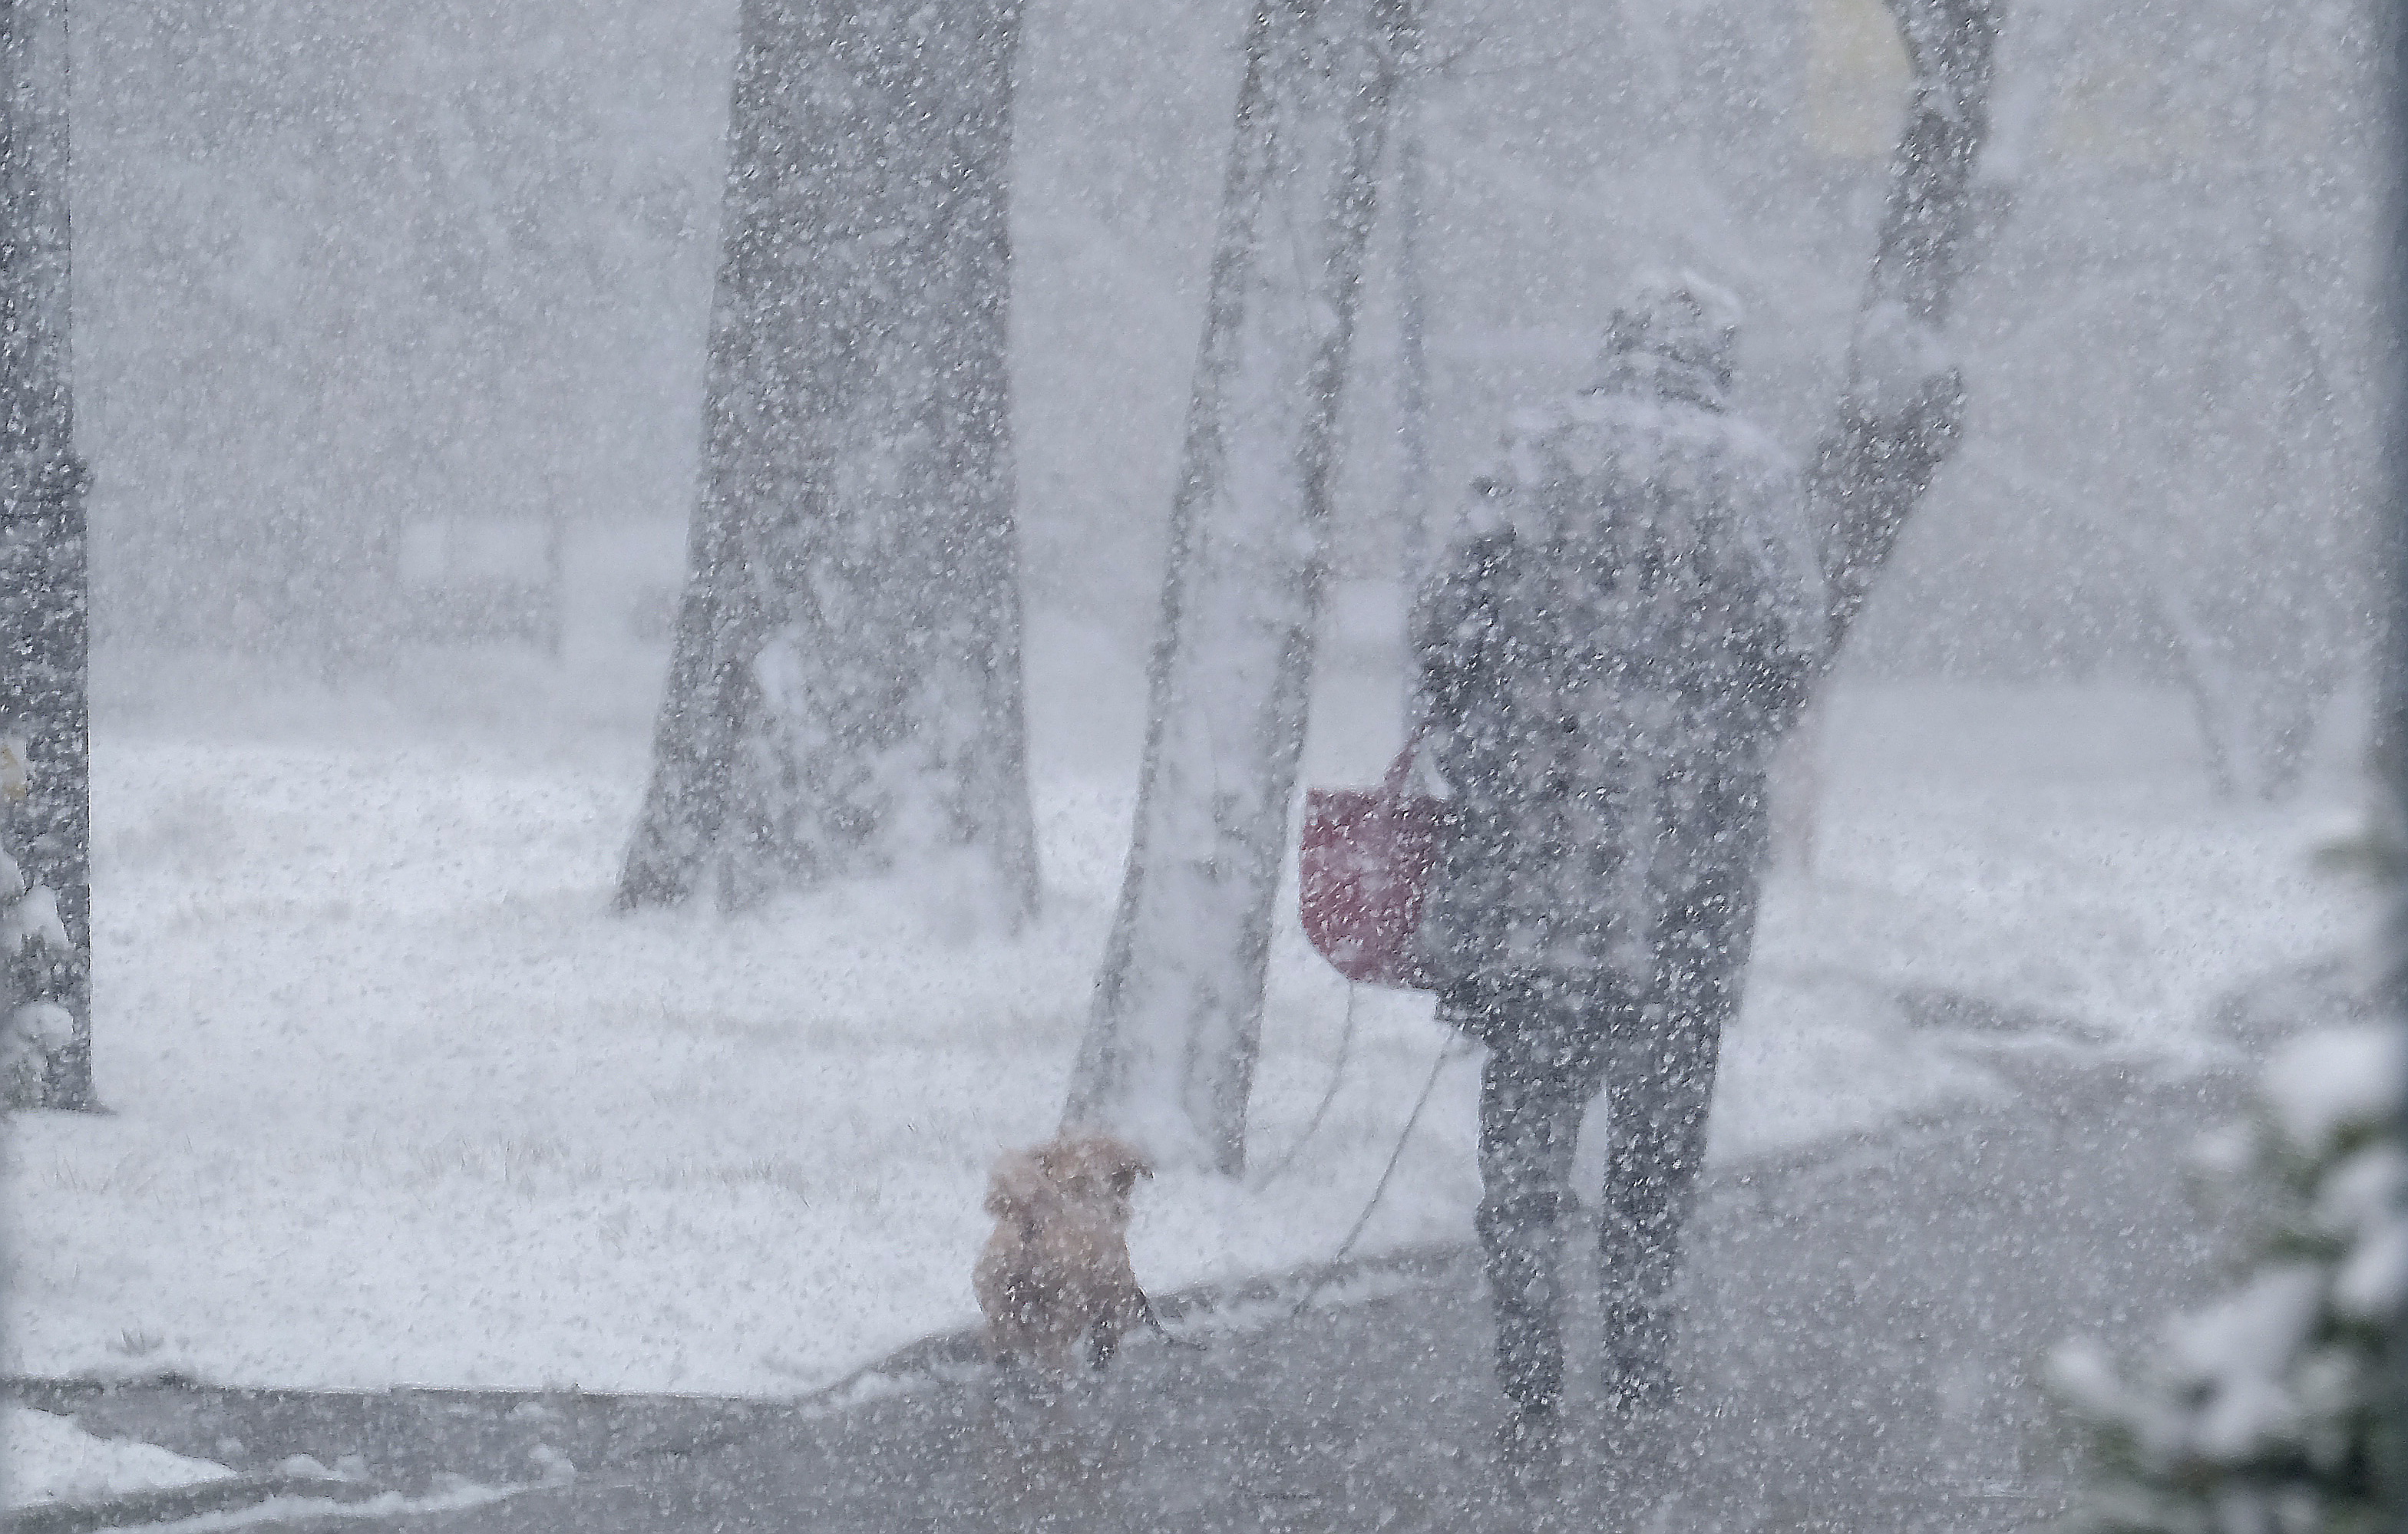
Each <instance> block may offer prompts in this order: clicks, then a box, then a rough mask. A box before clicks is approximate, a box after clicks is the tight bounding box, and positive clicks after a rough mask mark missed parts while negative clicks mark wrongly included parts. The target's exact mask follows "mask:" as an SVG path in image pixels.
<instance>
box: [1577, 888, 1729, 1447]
mask: <svg viewBox="0 0 2408 1534" xmlns="http://www.w3.org/2000/svg"><path fill="white" fill-rule="evenodd" d="M1755 885H1756V879H1755V869H1754V866H1753V863H1752V861H1751V862H1750V863H1748V864H1745V865H1742V866H1741V867H1738V868H1735V869H1731V870H1729V871H1728V872H1727V874H1724V875H1723V876H1721V877H1717V878H1714V879H1713V880H1711V881H1708V882H1707V883H1706V884H1703V885H1701V886H1699V887H1698V888H1695V889H1694V890H1693V891H1692V892H1691V894H1690V898H1689V899H1688V900H1686V901H1685V902H1684V903H1683V906H1682V907H1681V908H1679V909H1677V910H1676V912H1675V913H1674V915H1675V916H1677V918H1678V919H1677V920H1675V921H1674V922H1672V923H1670V924H1668V927H1669V933H1670V938H1669V941H1668V943H1667V945H1666V952H1665V954H1664V956H1663V957H1664V959H1665V962H1664V963H1663V965H1662V966H1661V968H1660V970H1659V973H1658V982H1657V989H1656V996H1655V997H1654V998H1652V999H1651V1001H1650V1002H1649V1004H1648V1005H1646V1006H1645V1007H1644V1008H1641V1009H1637V1016H1634V1017H1632V1018H1630V1019H1628V1022H1627V1026H1625V1027H1623V1028H1620V1029H1617V1030H1616V1031H1615V1036H1614V1042H1613V1062H1612V1066H1611V1069H1610V1070H1609V1072H1608V1073H1607V1086H1606V1091H1607V1099H1606V1109H1607V1124H1606V1175H1605V1196H1604V1199H1603V1201H1602V1207H1601V1208H1600V1210H1599V1212H1598V1241H1599V1252H1598V1268H1599V1277H1600V1282H1601V1287H1602V1300H1603V1308H1604V1312H1605V1326H1606V1339H1605V1342H1606V1385H1607V1390H1608V1394H1609V1397H1610V1398H1613V1399H1615V1400H1616V1402H1617V1403H1618V1404H1622V1405H1626V1406H1630V1405H1643V1404H1649V1403H1653V1402H1656V1401H1660V1400H1661V1399H1663V1398H1664V1397H1665V1396H1666V1395H1667V1394H1668V1393H1669V1391H1670V1374H1669V1372H1668V1371H1667V1363H1666V1356H1667V1354H1668V1352H1669V1350H1670V1344H1671V1338H1672V1321H1673V1305H1672V1298H1673V1297H1672V1290H1673V1285H1674V1284H1675V1282H1676V1280H1677V1279H1678V1278H1679V1275H1680V1263H1681V1230H1682V1228H1683V1227H1684V1225H1686V1224H1687V1223H1688V1218H1689V1214H1690V1211H1691V1210H1692V1209H1693V1208H1694V1207H1695V1205H1696V1202H1697V1179H1698V1172H1699V1168H1700V1167H1701V1166H1702V1165H1703V1164H1704V1161H1705V1151H1706V1117H1707V1111H1708V1109H1709V1107H1710V1106H1711V1105H1712V1102H1713V1089H1714V1072H1715V1067H1716V1064H1717V1063H1718V1060H1719V1058H1720V1054H1721V1047H1722V1030H1723V1025H1724V1024H1725V1023H1726V1022H1727V1021H1728V1020H1729V1018H1730V1016H1731V1015H1732V1014H1733V1013H1734V1012H1736V1011H1737V1010H1738V1007H1739V1001H1740V993H1741V987H1742V980H1743V978H1744V975H1745V972H1746V967H1747V954H1748V947H1749V944H1750V941H1751V939H1752V938H1753V935H1754V931H1755V925H1756V888H1755Z"/></svg>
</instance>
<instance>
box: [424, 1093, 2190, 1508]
mask: <svg viewBox="0 0 2408 1534" xmlns="http://www.w3.org/2000/svg"><path fill="white" fill-rule="evenodd" d="M2010 1074H2011V1076H2012V1078H2013V1081H2014V1085H2013V1087H2011V1095H2010V1096H2009V1097H2008V1098H2007V1099H2006V1100H2005V1101H2000V1102H1998V1103H1995V1104H1993V1105H1990V1106H1986V1107H1983V1108H1979V1109H1971V1110H1968V1111H1966V1112H1964V1113H1962V1114H1960V1115H1956V1116H1954V1117H1953V1118H1952V1119H1951V1120H1950V1121H1949V1122H1948V1123H1946V1124H1945V1125H1940V1126H1933V1127H1930V1128H1927V1129H1914V1130H1893V1131H1890V1132H1888V1133H1885V1134H1882V1135H1877V1136H1872V1137H1870V1138H1866V1139H1862V1140H1858V1141H1855V1142H1853V1143H1850V1144H1849V1145H1847V1146H1846V1147H1845V1148H1842V1149H1838V1150H1836V1152H1835V1153H1833V1154H1827V1155H1824V1156H1820V1157H1814V1158H1789V1159H1787V1160H1785V1161H1774V1162H1770V1163H1765V1164H1760V1165H1756V1166H1753V1167H1750V1168H1748V1169H1746V1171H1745V1172H1744V1174H1738V1173H1735V1172H1729V1171H1726V1172H1720V1173H1717V1174H1715V1175H1714V1176H1713V1178H1712V1179H1711V1180H1710V1184H1709V1187H1708V1189H1707V1196H1706V1198H1705V1200H1704V1202H1703V1206H1702V1208H1701V1211H1700V1215H1699V1225H1698V1227H1697V1229H1696V1241H1695V1245H1694V1248H1693V1258H1694V1271H1695V1273H1696V1281H1695V1285H1694V1300H1693V1305H1694V1310H1693V1314H1692V1319H1691V1321H1690V1324H1689V1327H1688V1330H1687V1333H1686V1336H1685V1338H1684V1344H1683V1350H1682V1355H1681V1369H1682V1371H1683V1375H1684V1379H1685V1380H1686V1381H1687V1382H1688V1385H1687V1394H1686V1396H1685V1398H1684V1400H1683V1402H1682V1404H1681V1406H1680V1408H1679V1409H1678V1411H1677V1412H1676V1413H1675V1414H1674V1415H1673V1416H1672V1417H1671V1418H1670V1420H1668V1421H1666V1422H1664V1423H1661V1424H1659V1425H1658V1426H1657V1427H1656V1431H1655V1432H1654V1433H1653V1434H1652V1435H1650V1436H1647V1437H1644V1438H1640V1439H1638V1440H1636V1441H1635V1442H1633V1441H1627V1440H1626V1441H1623V1442H1618V1443H1617V1442H1613V1441H1609V1440H1608V1439H1607V1438H1606V1437H1605V1435H1604V1432H1603V1427H1602V1423H1601V1420H1600V1418H1599V1417H1598V1414H1597V1413H1596V1411H1595V1408H1594V1406H1593V1405H1592V1403H1591V1401H1590V1400H1589V1399H1588V1396H1587V1382H1588V1380H1589V1377H1590V1370H1591V1368H1593V1365H1590V1364H1589V1362H1588V1358H1587V1356H1586V1348H1587V1347H1588V1346H1593V1342H1591V1341H1590V1339H1591V1338H1592V1337H1593V1335H1594V1330H1593V1328H1594V1320H1593V1317H1591V1318H1587V1320H1588V1324H1587V1325H1583V1326H1576V1327H1575V1328H1573V1331H1572V1335H1573V1338H1574V1340H1575V1353H1574V1358H1573V1362H1574V1370H1573V1372H1572V1379H1573V1396H1572V1399H1571V1402H1570V1406H1569V1407H1568V1414H1569V1419H1568V1422H1567V1425H1566V1427H1567V1442H1568V1444H1569V1447H1570V1453H1569V1455H1568V1464H1569V1469H1568V1471H1567V1473H1566V1474H1565V1475H1564V1477H1563V1478H1562V1480H1561V1482H1560V1483H1559V1484H1557V1485H1556V1486H1555V1487H1554V1488H1551V1489H1534V1488H1531V1487H1528V1486H1515V1485H1513V1484H1510V1483H1509V1482H1507V1481H1506V1480H1505V1479H1504V1478H1503V1477H1500V1476H1499V1475H1498V1472H1497V1470H1496V1469H1495V1467H1494V1463H1493V1456H1492V1451H1491V1450H1490V1448H1489V1444H1490V1442H1491V1435H1492V1432H1493V1429H1494V1427H1495V1424H1496V1421H1497V1416H1498V1401H1499V1398H1498V1396H1497V1395H1496V1393H1495V1391H1494V1388H1493V1386H1492V1385H1491V1383H1490V1376H1489V1372H1488V1361H1487V1337H1488V1333H1487V1321H1486V1305H1485V1301H1484V1294H1483V1291H1482V1288H1481V1285H1480V1281H1479V1277H1478V1272H1477V1268H1476V1265H1475V1264H1473V1263H1472V1262H1470V1261H1469V1260H1458V1261H1457V1262H1455V1264H1453V1265H1452V1266H1449V1267H1447V1268H1445V1269H1443V1270H1442V1271H1439V1272H1438V1273H1437V1274H1435V1275H1434V1276H1433V1277H1432V1278H1430V1279H1429V1280H1428V1281H1426V1282H1425V1283H1422V1284H1419V1285H1413V1286H1412V1287H1409V1288H1407V1289H1406V1290H1404V1291H1403V1292H1401V1293H1392V1294H1390V1295H1388V1296H1386V1297H1384V1298H1382V1299H1378V1300H1371V1301H1369V1302H1368V1303H1360V1304H1355V1305H1351V1306H1348V1307H1346V1308H1343V1309H1320V1308H1317V1309H1315V1310H1313V1311H1312V1312H1310V1313H1308V1314H1307V1315H1306V1316H1305V1317H1304V1318H1303V1319H1302V1320H1300V1321H1296V1322H1274V1323H1272V1324H1270V1325H1269V1326H1268V1327H1265V1328H1263V1329H1261V1330H1258V1331H1253V1332H1247V1333H1240V1334H1223V1335H1221V1336H1219V1337H1217V1338H1215V1339H1214V1346H1213V1348H1212V1350H1211V1351H1210V1352H1208V1353H1205V1354H1202V1355H1197V1354H1190V1353H1179V1352H1174V1351H1172V1350H1169V1349H1167V1348H1164V1347H1162V1346H1160V1345H1158V1344H1154V1343H1152V1342H1140V1343H1139V1344H1138V1345H1136V1346H1135V1347H1133V1349H1132V1350H1131V1351H1130V1352H1129V1353H1128V1354H1127V1355H1126V1356H1125V1358H1124V1359H1123V1361H1121V1362H1120V1363H1118V1364H1116V1365H1115V1367H1114V1368H1113V1370H1112V1371H1110V1372H1109V1373H1107V1374H1106V1375H1104V1376H1103V1377H1101V1379H1100V1380H1098V1381H1097V1382H1096V1383H1095V1384H1094V1385H1091V1386H1090V1387H1089V1388H1087V1389H1086V1390H1085V1391H1083V1392H1082V1393H1081V1394H1080V1395H1078V1396H1077V1397H1074V1398H1072V1399H1069V1400H1068V1401H1066V1402H1063V1403H1059V1404H1056V1405H1054V1406H1051V1407H1047V1406H1042V1405H1039V1404H1037V1403H1034V1402H1032V1401H1030V1400H1029V1399H1026V1398H1025V1397H1024V1396H1016V1395H1012V1394H1009V1393H1004V1394H998V1392H997V1390H996V1386H995V1385H994V1383H993V1382H992V1381H991V1380H989V1379H987V1378H984V1377H980V1378H973V1379H968V1380H965V1381H962V1382H960V1383H958V1384H955V1385H943V1386H935V1387H930V1388H926V1389H924V1390H921V1391H919V1392H916V1393H913V1394H910V1395H905V1396H899V1397H893V1398H889V1399H882V1400H877V1401H872V1402H870V1403H868V1404H867V1405H864V1406H861V1407H858V1408H856V1409H854V1410H853V1411H851V1412H848V1413H844V1414H842V1415H841V1416H839V1417H834V1418H817V1419H806V1420H794V1421H789V1422H787V1423H784V1424H773V1425H770V1426H767V1427H765V1428H764V1430H762V1431H760V1432H758V1433H757V1434H755V1435H754V1436H752V1437H750V1438H748V1439H746V1440H745V1441H743V1442H738V1443H736V1444H734V1445H731V1446H728V1447H724V1448H721V1449H717V1450H712V1451H708V1452H706V1453H703V1454H700V1455H697V1456H693V1457H692V1458H690V1459H683V1460H661V1461H656V1462H654V1463H653V1464H652V1465H650V1466H649V1467H646V1468H643V1469H640V1470H631V1471H628V1472H624V1473H621V1474H617V1475H604V1476H598V1477H595V1478H592V1479H587V1480H581V1482H579V1483H578V1484H575V1485H571V1486H566V1487H561V1488H557V1489H548V1490H539V1491H533V1492H528V1493H525V1494H523V1495H521V1496H519V1497H516V1498H511V1499H509V1500H508V1501H503V1502H497V1503H495V1504H493V1505H491V1506H488V1507H485V1508H482V1509H479V1510H475V1511H473V1512H468V1513H458V1514H451V1515H441V1516H434V1517H428V1518H423V1519H410V1520H403V1521H399V1522H398V1523H396V1524H395V1526H394V1527H401V1528H407V1529H409V1530H412V1531H413V1534H554V1531H559V1534H566V1531H568V1530H578V1531H581V1534H582V1531H588V1530H590V1531H594V1534H652V1531H654V1530H661V1531H667V1530H672V1529H689V1528H705V1527H708V1528H719V1529H731V1530H733V1529H753V1528H760V1529H771V1528H800V1527H808V1528H811V1529H814V1530H822V1531H825V1534H848V1531H852V1530H861V1531H864V1534H867V1531H870V1530H880V1531H883V1530H887V1529H898V1528H953V1527H978V1528H988V1529H997V1530H1014V1529H1023V1528H1026V1529H1038V1528H1042V1529H1046V1530H1049V1531H1053V1534H1082V1531H1086V1530H1094V1531H1097V1534H1106V1531H1114V1534H1116V1531H1119V1530H1125V1529H1132V1528H1157V1527H1158V1528H1176V1529H1180V1530H1183V1531H1189V1530H1192V1531H1196V1534H1205V1531H1210V1530H1218V1529H1230V1530H1237V1529H1245V1530H1257V1529H1269V1530H1280V1529H1296V1530H1298V1531H1303V1530H1326V1529H1337V1528H1349V1529H1352V1528H1380V1529H1386V1530H1393V1531H1396V1534H1412V1531H1414V1530H1431V1531H1433V1534H1435V1531H1438V1530H1447V1531H1464V1530H1498V1531H1504V1530H1524V1529H1529V1530H1536V1529H1564V1530H1574V1529H1594V1528H1626V1527H1638V1528H1651V1529H1655V1530H1658V1531H1660V1534H1692V1531H1695V1534H1730V1531H1734V1530H1748V1529H1757V1528H1762V1529H1797V1528H1950V1529H1959V1530H1966V1531H1974V1534H1987V1531H1993V1530H1996V1531H2000V1534H2003V1531H2005V1530H2010V1529H2028V1528H2037V1527H2044V1526H2045V1525H2046V1523H2047V1522H2048V1521H2049V1519H2050V1518H2051V1517H2052V1516H2053V1515H2054V1514H2055V1513H2057V1512H2058V1511H2059V1510H2060V1509H2061V1507H2062V1505H2063V1498H2064V1497H2065V1494H2066V1491H2067V1487H2068V1484H2069V1482H2068V1476H2069V1470H2070V1467H2069V1465H2068V1463H2067V1461H2066V1459H2065V1456H2064V1455H2063V1453H2062V1447H2061V1441H2060V1440H2059V1439H2058V1438H2057V1436H2056V1434H2055V1429H2054V1426H2053V1421H2052V1417H2051V1414H2050V1413H2049V1411H2048V1409H2047V1407H2046V1406H2045V1404H2044V1403H2043V1402H2042V1399H2041V1398H2040V1397H2039V1395H2038V1394H2037V1392H2036V1391H2035V1390H2034V1388H2033V1385H2032V1382H2031V1378H2030V1373H2031V1369H2032V1366H2033V1365H2034V1364H2035V1363H2036V1362H2037V1361H2038V1359H2039V1358H2040V1356H2042V1353H2043V1352H2044V1351H2045V1349H2046V1348H2048V1347H2049V1346H2050V1345H2051V1344H2052V1343H2054V1342H2057V1341H2059V1340H2061V1339H2063V1338H2065V1337H2066V1336H2068V1335H2070V1334H2074V1333H2081V1334H2085V1335H2105V1336H2107V1337H2110V1338H2113V1339H2115V1340H2117V1341H2119V1342H2128V1341H2130V1340H2131V1339H2132V1338H2133V1337H2134V1335H2135V1333H2136V1332H2137V1331H2138V1330H2139V1329H2140V1328H2143V1327H2146V1326H2148V1325H2151V1324H2153V1323H2154V1322H2155V1320H2156V1319H2157V1317H2158V1316H2159V1315H2161V1314H2163V1311H2164V1309H2165V1307H2167V1306H2168V1305H2169V1304H2171V1303H2172V1302H2174V1301H2175V1300H2177V1299H2178V1298H2180V1297H2182V1296H2184V1295H2185V1294H2186V1292H2188V1290H2189V1289H2190V1286H2191V1285H2195V1284H2196V1283H2197V1282H2198V1281H2199V1280H2200V1279H2201V1278H2202V1277H2205V1276H2207V1274H2208V1273H2209V1272H2210V1271H2212V1261H2211V1259H2212V1258H2213V1257H2214V1251H2213V1249H2212V1246H2211V1244H2210V1243H2209V1240H2208V1238H2207V1236H2206V1234H2205V1232H2204V1231H2203V1230H2202V1229H2200V1225H2199V1224H2198V1223H2197V1220H2196V1218H2195V1216H2194V1215H2193V1214H2191V1213H2190V1212H2189V1208H2188V1205H2187V1204H2186V1200H2184V1199H2183V1198H2182V1197H2181V1193H2180V1185H2181V1171H2180V1160H2181V1158H2180V1157H2179V1155H2177V1154H2174V1153H2175V1152H2176V1151H2178V1149H2179V1147H2181V1146H2182V1145H2183V1144H2185V1143H2187V1141H2188V1140H2189V1139H2190V1137H2191V1136H2192V1135H2193V1134H2194V1133H2195V1131H2196V1130H2197V1129H2198V1128H2199V1127H2200V1124H2201V1123H2202V1122H2203V1121H2209V1120H2212V1119H2214V1118H2215V1117H2217V1116H2218V1115H2222V1114H2223V1113H2225V1112H2227V1111H2229V1108H2230V1106H2231V1103H2232V1101H2233V1097H2232V1090H2231V1086H2230V1078H2229V1077H2211V1078H2194V1079H2192V1080H2190V1081H2188V1082H2186V1083H2183V1084H2179V1085H2167V1084H2158V1085H2155V1086H2151V1085H2147V1084H2144V1083H2143V1082H2141V1081H2139V1080H2137V1079H2136V1078H2134V1077H2132V1076H2130V1075H2128V1074H2127V1073H2124V1072H2117V1071H2115V1070H2113V1069H2111V1068H2103V1067H2089V1068H2066V1067H2063V1066H2058V1065H2033V1064H2026V1065H2023V1066H2018V1067H2016V1068H2014V1070H2013V1071H2012V1072H2010ZM1575 1271H1580V1269H1578V1268H1576V1269H1575Z"/></svg>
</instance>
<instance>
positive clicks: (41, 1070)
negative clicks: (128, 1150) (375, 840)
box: [0, 0, 93, 1108]
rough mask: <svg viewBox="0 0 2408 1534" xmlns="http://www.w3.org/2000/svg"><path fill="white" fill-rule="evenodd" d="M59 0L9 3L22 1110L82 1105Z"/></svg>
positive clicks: (6, 624) (80, 532)
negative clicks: (29, 1107)
mask: <svg viewBox="0 0 2408 1534" xmlns="http://www.w3.org/2000/svg"><path fill="white" fill-rule="evenodd" d="M66 86H67V60H66V25H65V10H64V8H63V6H62V4H61V0H0V220H6V221H5V228H0V655H5V656H6V657H7V660H6V663H5V664H6V669H5V671H0V735H6V736H7V737H8V741H9V746H8V754H9V755H10V756H11V757H12V758H15V759H16V765H15V766H14V767H13V768H12V769H11V771H10V772H9V774H7V775H8V776H10V777H11V778H13V779H15V780H16V781H15V782H14V783H12V784H11V785H9V787H10V789H11V792H10V793H9V795H8V798H7V800H0V831H5V841H6V845H5V846H0V950H5V951H0V1024H5V1027H6V1030H7V1036H6V1038H5V1039H4V1040H0V1052H5V1056H6V1059H5V1067H6V1070H7V1078H8V1091H7V1095H8V1097H9V1098H10V1100H11V1101H13V1102H14V1103H15V1104H16V1105H18V1106H38V1107H50V1108H90V1107H92V1106H93V1082H92V875H91V862H90V841H91V823H92V792H91V771H90V763H91V730H90V705H89V702H88V692H87V688H86V682H87V675H88V666H87V655H88V639H87V633H86V627H85V604H86V591H87V589H88V583H87V580H86V564H85V557H84V486H85V474H84V468H83V464H82V462H81V461H80V460H79V459H78V458H77V457H76V453H75V405H74V396H73V393H72V390H71V385H70V380H69V376H68V350H67V329H68V320H69V295H70V291H71V277H72V274H71V268H70V263H69V259H68V252H69V241H68V231H67V185H66V166H67V90H66Z"/></svg>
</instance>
